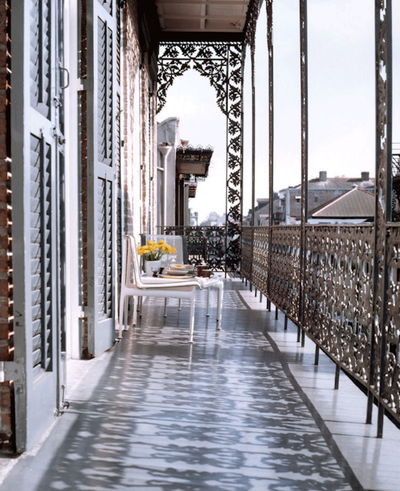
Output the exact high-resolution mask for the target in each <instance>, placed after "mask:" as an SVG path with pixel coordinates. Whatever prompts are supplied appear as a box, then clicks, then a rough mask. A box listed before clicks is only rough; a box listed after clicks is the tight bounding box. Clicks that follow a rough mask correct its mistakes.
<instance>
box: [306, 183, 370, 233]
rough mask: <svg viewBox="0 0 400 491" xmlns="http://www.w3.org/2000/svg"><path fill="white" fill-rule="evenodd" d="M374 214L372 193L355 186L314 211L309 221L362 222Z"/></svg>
mask: <svg viewBox="0 0 400 491" xmlns="http://www.w3.org/2000/svg"><path fill="white" fill-rule="evenodd" d="M374 215H375V196H374V194H373V193H371V192H369V191H366V190H365V189H360V188H358V187H355V188H353V189H351V190H350V191H346V192H345V193H344V194H342V195H341V196H339V197H337V198H334V199H333V200H332V201H330V202H329V203H327V204H325V205H323V206H321V207H320V209H319V210H316V211H314V213H313V214H312V216H311V217H310V218H309V219H308V222H309V223H329V224H334V223H364V222H372V221H373V219H374Z"/></svg>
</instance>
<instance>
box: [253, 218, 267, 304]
mask: <svg viewBox="0 0 400 491" xmlns="http://www.w3.org/2000/svg"><path fill="white" fill-rule="evenodd" d="M268 243H269V229H268V227H255V228H254V229H253V257H252V259H251V260H250V261H251V264H252V275H251V278H252V279H251V281H252V283H253V285H254V286H255V287H256V288H258V290H259V291H260V292H261V293H263V294H264V295H267V292H268V271H269V268H268V260H269V254H268V252H269V251H268Z"/></svg>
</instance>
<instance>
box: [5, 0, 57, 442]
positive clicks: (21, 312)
mask: <svg viewBox="0 0 400 491" xmlns="http://www.w3.org/2000/svg"><path fill="white" fill-rule="evenodd" d="M59 5H60V3H59V2H54V1H53V0H25V1H22V0H21V1H20V2H13V9H12V15H11V22H12V25H11V32H12V33H15V34H17V35H15V36H14V37H13V42H12V58H13V66H12V76H11V85H12V91H11V100H12V105H11V157H12V217H13V225H12V237H13V246H12V250H13V280H14V295H13V296H14V317H15V319H14V331H15V336H14V339H15V351H14V363H15V365H14V368H15V370H14V373H13V370H9V371H7V373H10V375H9V377H11V379H12V380H14V386H15V407H16V413H15V415H14V418H15V422H16V425H15V427H16V447H17V450H18V451H23V450H26V449H29V448H31V447H32V446H33V445H34V444H35V443H36V442H37V440H38V438H39V437H40V436H41V435H42V434H43V433H44V431H45V430H46V429H47V428H48V427H49V426H50V425H51V424H52V423H53V421H54V413H55V411H57V410H58V407H59V394H60V387H59V385H60V381H59V371H58V370H59V367H60V358H59V356H60V342H59V341H60V331H59V326H60V318H59V312H60V311H59V300H60V290H61V288H60V277H59V273H58V271H59V269H60V255H59V250H60V248H59V232H58V230H59V220H60V210H59V209H58V203H59V201H58V200H59V192H60V188H59V183H60V182H61V181H62V178H61V175H60V170H59V156H60V154H61V153H62V151H61V150H60V145H59V140H58V138H57V135H60V128H59V121H60V117H59V113H58V112H59V106H58V105H56V104H55V101H56V99H57V96H58V88H57V87H58V66H59V54H60V53H61V51H62V47H60V45H59V47H58V49H57V35H58V28H59V24H60V22H61V17H60V16H59ZM13 377H15V378H13Z"/></svg>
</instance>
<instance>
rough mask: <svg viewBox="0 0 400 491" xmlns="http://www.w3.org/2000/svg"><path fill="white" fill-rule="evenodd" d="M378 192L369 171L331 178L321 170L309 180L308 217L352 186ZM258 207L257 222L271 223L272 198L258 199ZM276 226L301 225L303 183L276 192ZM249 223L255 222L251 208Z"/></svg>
mask: <svg viewBox="0 0 400 491" xmlns="http://www.w3.org/2000/svg"><path fill="white" fill-rule="evenodd" d="M355 188H358V189H360V190H364V191H369V193H374V191H375V179H374V178H370V176H369V172H362V173H361V176H360V177H351V178H349V177H328V176H327V172H326V171H320V173H319V176H318V177H317V178H314V179H311V180H309V181H308V218H309V219H311V217H312V216H313V213H314V212H316V211H317V210H320V209H321V207H323V206H324V205H326V204H327V203H330V202H332V200H335V199H336V198H338V197H339V196H342V195H343V194H345V193H347V192H348V191H350V190H351V189H355ZM257 203H258V205H257V206H256V207H255V209H254V225H255V226H266V225H269V199H268V198H263V199H258V200H257ZM273 213H274V216H273V221H272V222H273V224H274V225H298V224H299V223H300V220H301V185H297V186H293V187H292V186H289V187H288V188H284V189H281V190H280V191H278V193H274V202H273ZM244 224H245V225H251V210H249V213H248V215H247V217H246V218H245V219H244Z"/></svg>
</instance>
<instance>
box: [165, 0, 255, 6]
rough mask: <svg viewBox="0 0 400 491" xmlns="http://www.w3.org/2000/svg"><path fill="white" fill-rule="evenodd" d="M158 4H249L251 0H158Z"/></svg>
mask: <svg viewBox="0 0 400 491" xmlns="http://www.w3.org/2000/svg"><path fill="white" fill-rule="evenodd" d="M156 4H157V5H174V4H175V5H225V6H226V7H232V5H248V4H249V0H228V1H224V0H156Z"/></svg>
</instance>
